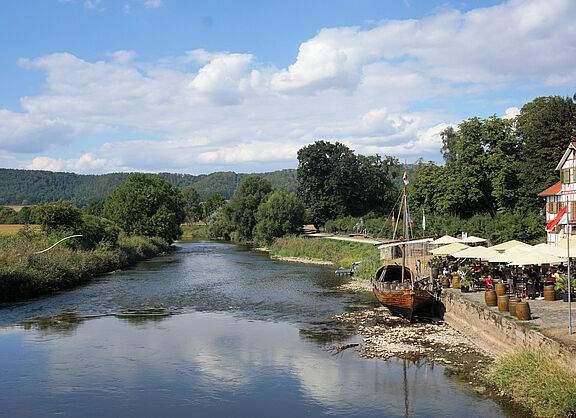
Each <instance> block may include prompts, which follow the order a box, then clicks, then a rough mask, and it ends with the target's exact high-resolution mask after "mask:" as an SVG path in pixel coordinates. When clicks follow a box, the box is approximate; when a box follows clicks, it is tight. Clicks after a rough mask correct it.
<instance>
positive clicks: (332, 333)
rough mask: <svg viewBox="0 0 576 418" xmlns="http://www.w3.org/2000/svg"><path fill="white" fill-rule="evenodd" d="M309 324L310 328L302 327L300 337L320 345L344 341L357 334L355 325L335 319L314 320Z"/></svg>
mask: <svg viewBox="0 0 576 418" xmlns="http://www.w3.org/2000/svg"><path fill="white" fill-rule="evenodd" d="M307 325H308V326H309V327H308V328H300V337H302V338H303V339H305V340H310V341H314V342H315V343H317V344H318V345H320V346H325V345H327V344H334V343H340V342H344V341H346V340H348V339H349V338H350V337H352V336H353V335H356V329H355V328H354V326H352V325H348V324H342V323H338V322H334V321H331V322H313V323H310V324H307Z"/></svg>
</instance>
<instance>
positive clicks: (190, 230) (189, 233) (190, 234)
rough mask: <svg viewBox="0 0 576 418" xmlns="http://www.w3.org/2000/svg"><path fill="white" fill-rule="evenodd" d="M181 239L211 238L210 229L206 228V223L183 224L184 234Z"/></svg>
mask: <svg viewBox="0 0 576 418" xmlns="http://www.w3.org/2000/svg"><path fill="white" fill-rule="evenodd" d="M180 239H181V240H184V241H186V240H193V239H211V238H210V234H208V230H207V229H206V224H204V223H195V224H192V225H182V236H181V237H180Z"/></svg>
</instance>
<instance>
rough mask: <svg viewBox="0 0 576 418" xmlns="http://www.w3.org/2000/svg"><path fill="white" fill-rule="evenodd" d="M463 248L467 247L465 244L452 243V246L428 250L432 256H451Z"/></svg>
mask: <svg viewBox="0 0 576 418" xmlns="http://www.w3.org/2000/svg"><path fill="white" fill-rule="evenodd" d="M465 248H469V247H468V246H467V245H466V244H461V243H459V242H453V243H452V244H448V245H444V246H443V247H438V248H435V249H433V250H430V252H431V253H432V254H434V255H451V254H453V253H456V252H458V251H460V250H463V249H465Z"/></svg>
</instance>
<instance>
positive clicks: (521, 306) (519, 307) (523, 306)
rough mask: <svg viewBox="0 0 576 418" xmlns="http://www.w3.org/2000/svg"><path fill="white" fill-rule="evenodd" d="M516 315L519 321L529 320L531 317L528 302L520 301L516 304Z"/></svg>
mask: <svg viewBox="0 0 576 418" xmlns="http://www.w3.org/2000/svg"><path fill="white" fill-rule="evenodd" d="M516 316H517V317H518V319H519V320H520V321H529V320H530V319H532V316H531V315H530V305H528V302H524V301H522V302H519V303H517V304H516Z"/></svg>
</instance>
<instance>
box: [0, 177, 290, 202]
mask: <svg viewBox="0 0 576 418" xmlns="http://www.w3.org/2000/svg"><path fill="white" fill-rule="evenodd" d="M128 174H129V173H110V174H100V175H91V174H88V175H85V174H74V173H56V172H52V171H40V170H16V169H7V168H0V205H35V204H38V203H42V202H56V201H59V200H69V201H71V202H72V203H74V204H75V205H77V206H79V207H82V206H84V205H86V204H87V203H88V202H89V201H91V200H95V199H96V200H104V199H105V198H106V196H108V195H109V194H111V193H112V192H113V191H114V189H115V188H116V187H118V186H119V185H121V184H122V183H124V182H126V180H127V178H128ZM248 175H249V174H246V173H234V172H231V171H228V172H217V173H212V174H202V175H198V176H194V175H191V174H174V173H160V176H161V177H162V178H163V179H165V180H166V181H168V182H170V183H171V184H173V185H174V186H176V187H178V188H180V189H182V188H184V187H187V186H193V187H194V188H195V189H196V191H197V192H198V193H199V194H200V198H201V199H202V200H205V199H206V198H207V197H208V196H210V195H211V194H213V193H219V194H221V195H222V196H224V197H225V198H226V199H230V198H231V197H232V195H233V194H234V191H235V190H236V187H237V186H238V184H240V182H241V181H242V179H244V178H245V177H247V176H248ZM259 175H260V176H262V177H264V178H265V179H267V180H268V181H269V182H270V183H271V184H272V185H273V186H274V187H276V188H278V189H280V190H283V191H286V192H295V191H296V170H294V169H286V170H279V171H273V172H269V173H260V174H259Z"/></svg>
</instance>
